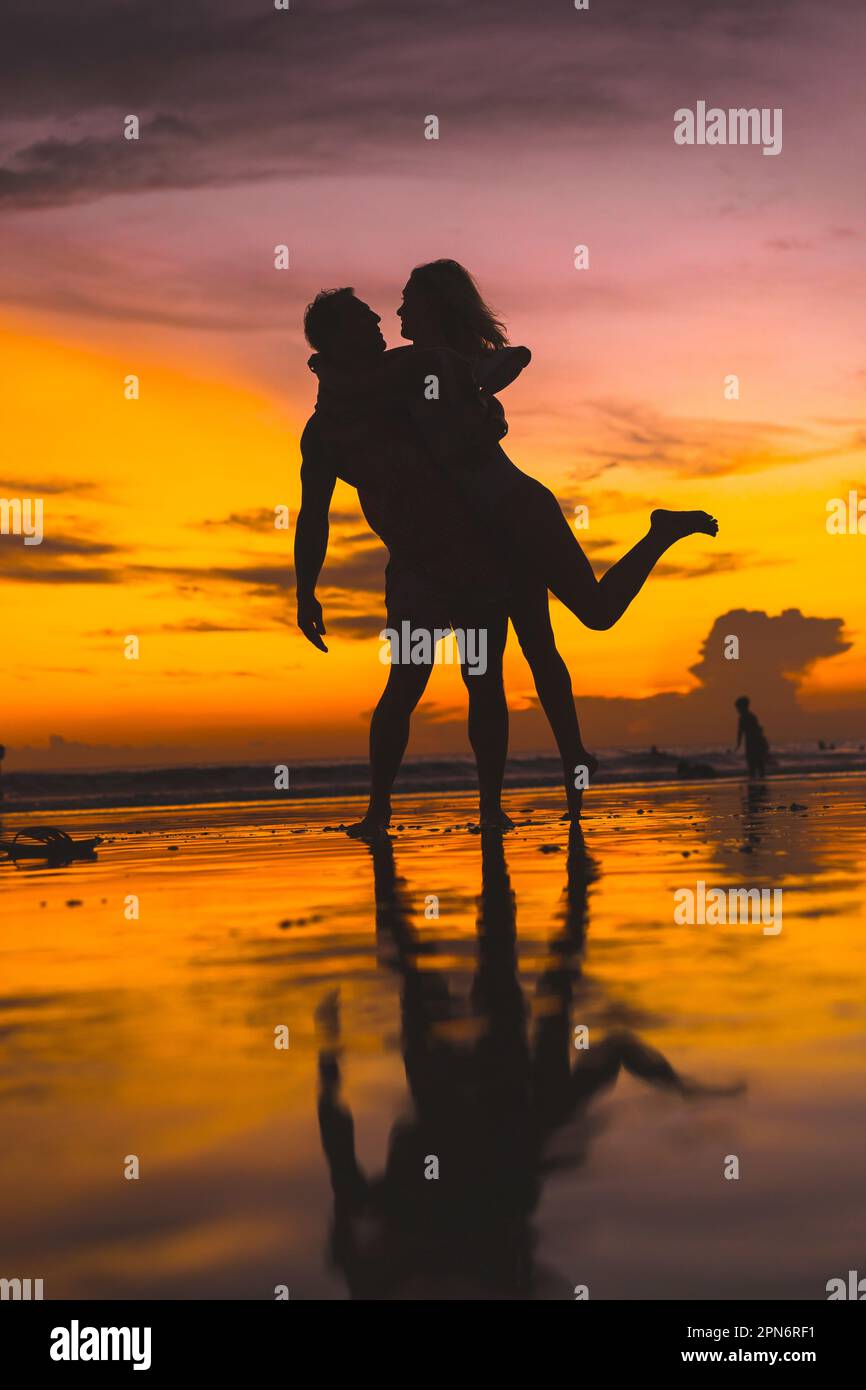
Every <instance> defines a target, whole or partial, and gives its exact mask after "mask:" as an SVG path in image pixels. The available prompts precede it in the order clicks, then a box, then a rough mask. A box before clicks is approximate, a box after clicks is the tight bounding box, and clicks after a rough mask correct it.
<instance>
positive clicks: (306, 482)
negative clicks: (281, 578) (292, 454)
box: [295, 458, 337, 652]
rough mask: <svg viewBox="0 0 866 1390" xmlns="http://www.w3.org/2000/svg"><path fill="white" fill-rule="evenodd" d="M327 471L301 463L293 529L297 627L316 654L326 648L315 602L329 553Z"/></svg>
mask: <svg viewBox="0 0 866 1390" xmlns="http://www.w3.org/2000/svg"><path fill="white" fill-rule="evenodd" d="M336 482H337V479H336V476H335V474H334V473H332V472H331V470H330V469H328V468H325V467H323V466H322V465H321V463H320V461H319V460H318V459H316V462H315V464H313V462H312V461H311V460H309V459H307V458H304V459H303V461H302V463H301V510H300V511H299V512H298V520H297V523H296V525H295V582H296V585H297V594H298V627H299V628H300V629H301V632H302V633H303V634H304V636H305V637H306V639H307V641H308V642H312V644H313V646H314V647H318V648H319V651H322V652H326V651H327V650H328V648H327V647H326V646H325V644H324V642H323V641H322V637H323V636H324V634H325V622H324V618H323V616H322V605H321V604H320V603H319V601H318V599H317V598H316V584H317V582H318V579H319V574H320V572H321V569H322V565H323V564H324V563H325V556H326V555H327V553H328V535H329V526H328V510H329V508H330V505H331V498H332V496H333V493H334V487H335V486H336Z"/></svg>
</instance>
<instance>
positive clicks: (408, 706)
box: [347, 619, 433, 839]
mask: <svg viewBox="0 0 866 1390" xmlns="http://www.w3.org/2000/svg"><path fill="white" fill-rule="evenodd" d="M390 621H391V620H390V619H389V622H390ZM391 626H392V627H397V628H398V630H399V624H398V623H391ZM432 669H433V668H432V666H423V665H418V666H416V665H414V664H407V665H402V664H399V665H393V666H392V667H391V670H390V672H389V673H388V682H387V684H386V686H385V689H384V691H383V692H382V696H381V698H380V700H379V703H378V704H377V706H376V708H375V710H374V711H373V717H372V719H371V720H370V804H369V806H368V808H367V814H366V815H365V816H364V819H363V820H362V821H358V823H357V824H356V825H350V826H349V829H348V831H347V834H349V835H352V836H355V837H356V838H358V839H364V838H366V837H367V836H371V835H376V834H381V832H382V831H384V830H387V829H388V826H389V825H390V823H391V788H392V787H393V785H394V779H395V777H396V776H397V773H398V772H399V770H400V764H401V762H402V761H403V754H404V753H405V752H406V745H407V743H408V742H409V724H410V721H411V718H412V711H413V710H414V708H415V706H416V705H417V703H418V701H419V700H420V699H421V696H422V695H423V694H424V691H425V689H426V688H427V682H428V681H429V679H430V672H431V670H432Z"/></svg>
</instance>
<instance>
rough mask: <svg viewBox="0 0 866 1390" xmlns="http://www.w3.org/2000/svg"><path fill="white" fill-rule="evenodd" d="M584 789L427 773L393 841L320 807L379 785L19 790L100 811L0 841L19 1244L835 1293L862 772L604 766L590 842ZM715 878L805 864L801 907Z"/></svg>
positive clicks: (437, 1278)
mask: <svg viewBox="0 0 866 1390" xmlns="http://www.w3.org/2000/svg"><path fill="white" fill-rule="evenodd" d="M792 804H793V805H794V806H797V807H801V808H803V809H794V810H792V809H791V806H792ZM561 809H562V807H561V797H560V795H558V794H553V793H551V792H548V791H539V792H532V791H522V792H519V793H515V794H514V795H513V796H512V797H511V798H510V801H509V810H510V811H511V814H512V815H513V816H514V817H515V819H516V820H517V821H518V826H517V829H516V830H515V831H514V832H513V833H511V834H509V835H508V836H506V837H505V838H504V840H503V841H500V840H498V839H496V838H495V837H492V838H491V837H487V836H484V837H482V836H480V835H478V834H473V833H471V832H470V831H469V830H468V829H467V824H468V823H469V822H471V821H472V820H473V818H474V816H475V804H474V802H473V800H472V798H471V797H469V796H462V795H453V794H449V795H447V796H426V797H423V796H422V797H416V798H414V799H412V800H408V801H407V800H402V801H400V802H398V810H399V814H398V816H397V817H396V818H395V826H397V825H400V826H403V827H404V829H403V830H401V831H396V832H395V834H394V836H393V838H392V840H391V842H390V844H389V845H383V846H381V847H379V848H378V849H377V850H376V852H375V853H374V852H373V851H372V850H371V849H370V848H369V847H368V846H366V845H364V844H359V843H357V842H353V841H350V840H349V839H347V838H346V837H345V836H344V835H342V834H340V833H336V832H334V831H332V830H328V831H326V830H325V829H324V827H325V826H326V825H330V826H336V825H338V824H339V822H340V820H346V821H348V820H351V819H354V818H356V817H357V815H358V814H360V803H359V802H346V801H343V802H340V803H339V805H337V804H334V803H331V804H325V803H321V802H311V801H305V802H303V803H297V804H295V805H292V804H291V803H289V805H288V806H287V807H283V806H281V805H274V804H273V803H267V804H249V803H247V804H243V805H227V806H226V805H220V806H188V807H183V808H182V809H179V810H172V809H171V808H167V809H159V808H157V809H153V810H148V811H129V810H123V811H115V812H112V811H105V812H100V813H98V814H94V813H88V814H87V815H76V814H74V813H69V812H64V813H63V814H62V817H59V816H56V817H52V816H51V815H48V816H45V815H43V816H41V817H28V816H21V815H19V816H14V815H13V814H12V813H11V810H10V808H9V807H8V806H7V807H6V808H5V809H4V811H3V815H2V822H0V823H2V825H3V830H4V832H8V830H9V828H10V826H11V828H12V829H13V830H14V829H18V828H19V827H20V826H22V825H25V824H27V823H28V822H33V823H35V822H36V821H41V822H42V823H44V822H45V821H48V823H51V821H52V819H60V820H61V823H62V824H63V825H64V827H65V828H67V829H68V830H70V832H71V833H73V834H81V835H84V834H87V833H98V834H103V835H105V836H106V837H107V839H106V843H105V844H104V845H103V846H102V847H101V848H100V850H99V854H98V859H97V861H96V862H95V863H83V864H75V865H72V866H69V867H67V868H58V869H47V868H44V867H43V868H37V867H29V868H24V867H19V868H15V867H14V866H12V865H10V864H8V863H3V864H0V903H2V934H0V952H2V960H0V978H2V985H0V1107H2V1122H3V1145H2V1152H0V1276H2V1277H7V1278H11V1277H16V1276H17V1277H22V1278H23V1277H31V1278H42V1279H43V1280H44V1284H45V1296H46V1297H47V1298H73V1297H75V1298H78V1297H81V1298H107V1297H112V1298H265V1299H271V1298H273V1297H274V1289H275V1287H276V1286H278V1285H285V1286H287V1288H288V1290H289V1293H290V1296H291V1298H293V1299H296V1298H318V1299H322V1298H324V1299H332V1298H334V1299H339V1298H346V1297H349V1296H350V1295H351V1294H354V1295H355V1296H359V1297H379V1298H404V1297H446V1298H471V1297H502V1298H508V1297H517V1298H542V1299H548V1298H552V1299H558V1298H565V1299H569V1298H573V1296H574V1293H573V1290H574V1288H575V1286H576V1285H578V1284H581V1285H586V1286H588V1289H589V1294H590V1297H591V1298H593V1299H596V1298H612V1299H629V1298H659V1299H664V1298H690V1299H708V1298H720V1299H726V1298H749V1299H759V1298H783V1299H791V1298H806V1299H824V1298H826V1292H825V1285H826V1283H827V1281H828V1280H829V1279H831V1278H834V1277H837V1276H842V1277H845V1276H846V1274H847V1271H848V1270H849V1269H857V1268H859V1269H861V1270H862V1268H863V1259H864V1251H866V1214H864V1209H863V1202H862V1177H863V1172H864V1170H866V1126H864V1113H866V1104H864V1102H866V1066H864V1061H866V1000H864V988H863V980H864V976H866V945H864V905H863V877H864V848H866V778H864V777H863V776H860V775H858V776H851V777H839V778H821V777H815V778H804V779H802V780H797V781H795V780H790V779H780V780H777V781H771V782H770V783H768V784H767V785H766V786H765V787H762V788H757V789H754V790H752V791H750V790H749V789H748V788H747V787H746V786H745V785H744V784H742V783H732V782H725V783H719V784H713V783H706V784H692V785H688V786H658V787H641V788H637V789H631V790H629V789H624V788H611V789H610V790H599V791H596V792H593V793H590V794H589V795H588V798H587V815H586V819H585V822H584V836H585V844H584V848H583V850H581V849H580V847H579V846H573V847H572V852H571V853H569V843H568V833H567V828H566V826H565V825H564V823H563V822H562V821H561V820H560V819H559V817H560V813H561ZM446 832H448V833H446ZM699 881H703V882H704V883H705V884H706V885H707V886H708V888H709V887H718V888H731V887H746V888H752V887H758V888H761V887H763V888H770V889H774V888H775V889H781V890H782V891H783V895H784V907H783V922H782V930H781V931H780V932H779V933H778V934H776V935H767V934H765V933H764V931H763V930H762V926H761V924H760V923H757V922H739V923H735V924H732V925H730V924H729V925H706V924H704V925H701V924H695V925H677V924H676V923H675V921H674V894H675V892H676V891H677V890H678V889H682V888H692V889H694V888H695V885H696V884H697V883H698V882H699ZM130 895H135V896H136V897H137V898H138V903H139V916H138V919H137V920H134V919H130V918H128V917H127V916H126V915H125V912H130V911H131V908H130V901H129V899H130ZM437 911H438V917H437V916H436V915H435V914H436V912H437ZM581 1026H582V1027H585V1028H586V1029H588V1042H589V1046H588V1048H577V1047H575V1045H574V1041H575V1032H574V1030H575V1028H576V1027H581ZM281 1027H284V1028H287V1029H288V1041H289V1046H288V1048H286V1049H278V1048H276V1047H275V1045H274V1043H275V1030H276V1029H279V1028H281ZM579 1036H580V1035H579ZM682 1079H687V1081H685V1080H684V1081H683V1084H682V1085H680V1080H682ZM689 1083H690V1084H691V1085H693V1086H694V1087H695V1088H696V1089H694V1090H691V1091H690V1090H689V1089H688V1084H689ZM701 1087H704V1088H707V1090H706V1091H702V1090H701V1089H700V1088H701ZM714 1091H717V1092H718V1093H713V1092H714ZM350 1117H351V1119H350ZM352 1122H353V1127H352ZM130 1155H135V1156H137V1158H138V1160H139V1163H140V1178H139V1179H138V1180H133V1181H130V1180H127V1179H126V1178H125V1177H124V1165H125V1163H126V1161H127V1158H128V1156H130ZM730 1156H736V1157H737V1159H738V1161H739V1178H738V1179H736V1180H728V1179H726V1178H725V1176H724V1171H725V1167H726V1163H727V1165H728V1167H730V1162H729V1157H730ZM431 1158H434V1159H436V1160H437V1162H438V1165H439V1177H438V1178H434V1177H425V1171H427V1172H429V1171H430V1169H431V1163H430V1159H431Z"/></svg>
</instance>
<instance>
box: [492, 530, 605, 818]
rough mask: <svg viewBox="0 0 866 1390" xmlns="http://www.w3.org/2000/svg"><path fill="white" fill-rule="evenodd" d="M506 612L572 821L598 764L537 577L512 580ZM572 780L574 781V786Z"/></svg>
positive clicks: (577, 814) (542, 588) (543, 592)
mask: <svg viewBox="0 0 866 1390" xmlns="http://www.w3.org/2000/svg"><path fill="white" fill-rule="evenodd" d="M581 553H582V552H581ZM508 611H509V615H510V617H511V622H512V625H513V627H514V631H515V633H516V634H517V640H518V642H519V643H520V649H521V651H522V652H523V655H524V656H525V657H526V660H527V663H528V665H529V669H530V670H531V672H532V678H533V680H534V681H535V688H536V690H537V691H538V698H539V700H540V702H541V707H542V709H543V710H544V713H545V714H546V715H547V720H548V723H549V724H550V727H551V729H552V730H553V736H554V738H555V739H556V744H557V747H558V748H559V754H560V757H561V758H562V773H563V778H564V780H565V794H566V798H567V801H568V809H569V812H570V814H571V818H572V820H575V821H576V820H577V819H578V818H579V816H580V811H581V804H582V801H583V787H584V786H585V784H586V781H587V780H588V779H589V777H591V776H592V774H593V772H594V771H595V769H596V768H597V766H598V763H597V760H596V759H595V758H594V757H593V755H592V754H591V753H588V752H587V750H586V749H585V748H584V746H583V739H582V738H581V735H580V725H579V724H578V720H577V711H576V710H575V707H574V694H573V692H572V689H571V677H570V676H569V674H568V667H567V666H566V664H565V662H564V661H563V659H562V657H561V656H560V655H559V652H558V651H557V649H556V639H555V638H554V635H553V628H552V627H551V624H550V610H549V603H548V597H547V590H546V589H545V587H544V584H543V583H542V582H541V581H540V580H537V579H536V580H532V579H526V580H525V581H524V582H522V583H517V582H515V583H514V584H513V585H512V592H511V595H510V599H509V609H508ZM582 768H583V769H585V770H586V771H585V775H582V776H579V775H578V774H579V771H580V769H582ZM576 782H577V783H579V785H577V786H576V785H575V783H576Z"/></svg>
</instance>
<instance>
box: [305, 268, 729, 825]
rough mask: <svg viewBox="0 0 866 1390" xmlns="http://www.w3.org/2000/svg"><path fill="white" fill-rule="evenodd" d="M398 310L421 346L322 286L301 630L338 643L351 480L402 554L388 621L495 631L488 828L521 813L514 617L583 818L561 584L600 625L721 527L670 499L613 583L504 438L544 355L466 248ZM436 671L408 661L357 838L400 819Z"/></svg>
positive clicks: (478, 746) (311, 320) (489, 642)
mask: <svg viewBox="0 0 866 1390" xmlns="http://www.w3.org/2000/svg"><path fill="white" fill-rule="evenodd" d="M397 312H398V316H399V318H400V322H401V329H402V336H403V337H404V338H405V339H406V340H407V341H408V342H409V343H410V344H411V346H409V347H402V348H392V349H390V350H389V349H388V348H387V345H386V343H385V339H384V338H383V336H382V332H381V330H380V327H379V324H380V316H379V315H378V314H377V313H375V311H374V310H373V309H371V308H370V306H369V305H368V304H365V303H364V302H363V300H361V299H359V298H358V297H357V296H356V294H355V292H354V290H353V289H351V288H343V289H335V290H322V291H321V292H320V293H319V294H318V295H317V296H316V298H315V299H314V300H313V302H312V303H311V304H310V305H308V306H307V310H306V313H305V315H304V331H305V334H306V337H307V341H308V342H309V344H310V346H311V347H312V348H313V356H312V357H311V358H310V360H309V366H310V369H311V370H312V371H313V372H314V373H315V375H316V377H317V379H318V396H317V400H316V408H315V411H314V413H313V415H312V416H311V418H310V420H309V421H308V422H307V425H306V427H305V429H304V432H303V435H302V438H301V460H302V461H301V508H300V512H299V514H298V520H297V526H296V530H295V571H296V580H297V598H298V615H297V621H298V626H299V628H300V629H301V631H302V632H303V634H304V636H305V637H306V638H307V639H308V640H309V641H310V642H312V644H313V645H314V646H315V647H318V648H319V649H320V650H321V651H327V647H326V645H325V643H324V641H323V640H322V639H323V637H324V636H325V635H326V628H325V622H324V615H323V612H322V607H321V604H320V603H319V601H318V599H317V597H316V584H317V582H318V578H319V574H320V572H321V569H322V566H323V564H324V562H325V557H326V554H327V549H328V511H329V507H330V502H331V497H332V495H333V491H334V487H335V485H336V482H337V479H338V478H339V479H342V480H343V481H344V482H346V483H348V484H349V485H350V486H352V487H354V488H355V489H357V492H358V497H359V500H360V503H361V509H362V511H363V513H364V516H365V518H366V520H367V522H368V524H369V525H370V527H371V529H372V530H373V531H374V532H375V533H376V534H377V535H378V536H380V537H381V539H382V540H383V542H384V543H385V545H386V547H387V549H388V552H389V560H388V565H387V568H386V572H385V603H386V610H387V622H388V627H389V628H391V629H392V630H396V631H401V630H403V629H402V624H403V623H405V622H407V623H408V624H409V628H410V630H411V631H419V630H420V631H423V632H433V631H434V630H435V629H437V628H439V629H440V630H441V629H442V628H446V629H452V628H453V629H461V630H463V631H464V632H465V631H467V630H475V631H483V632H484V633H485V634H486V642H485V647H486V653H487V659H486V664H485V668H484V669H483V671H482V670H481V669H479V668H478V667H475V668H472V669H470V668H469V667H468V665H467V664H466V663H465V662H464V663H462V664H461V674H462V676H463V679H464V683H465V685H466V688H467V693H468V704H469V740H470V743H471V745H472V749H473V752H474V755H475V760H476V764H477V768H478V782H479V792H480V823H481V827H482V829H499V830H508V829H510V828H511V826H512V822H511V821H510V820H509V818H508V816H507V815H506V814H505V812H504V811H503V809H502V784H503V779H504V774H505V760H506V755H507V749H508V706H507V704H506V700H505V690H504V685H503V675H502V662H503V655H504V651H505V642H506V637H507V632H508V623H509V620H510V622H511V624H512V626H513V628H514V631H515V634H516V636H517V640H518V642H519V644H520V648H521V651H522V652H523V655H524V657H525V658H526V661H527V663H528V665H529V668H530V671H531V672H532V677H533V680H534V682H535V688H536V691H537V692H538V698H539V701H540V703H541V706H542V708H543V710H544V713H545V715H546V716H547V719H548V722H549V723H550V727H551V729H552V731H553V735H554V738H555V740H556V744H557V747H558V749H559V753H560V757H561V759H562V767H563V777H564V782H565V792H566V798H567V804H568V814H569V816H570V818H571V820H572V821H577V820H578V819H579V817H580V811H581V803H582V796H583V788H584V787H585V786H586V785H587V782H588V781H589V779H590V778H591V776H592V774H593V773H594V772H595V770H596V767H597V762H596V759H595V758H594V757H593V756H592V754H591V753H589V752H588V751H587V750H586V748H585V747H584V745H583V739H582V737H581V732H580V725H579V722H578V718H577V713H576V710H575V704H574V695H573V692H572V687H571V678H570V676H569V673H568V669H567V667H566V665H565V663H564V662H563V660H562V657H561V656H560V654H559V652H558V651H557V647H556V641H555V638H554V634H553V628H552V626H551V622H550V611H549V594H550V593H552V594H553V595H554V596H555V597H556V598H558V599H559V600H560V602H561V603H563V604H564V605H565V607H566V608H568V609H569V610H570V611H571V612H572V613H574V614H575V616H576V617H577V618H579V619H580V621H581V622H582V623H584V624H585V626H587V627H589V628H592V629H594V630H597V631H601V630H606V629H608V628H611V627H613V625H614V624H615V623H616V622H618V621H619V619H620V618H621V617H622V615H623V613H624V612H625V611H626V609H627V608H628V606H629V604H630V603H631V601H632V599H634V598H635V596H636V595H637V594H638V593H639V592H640V590H641V589H642V587H643V585H644V584H645V582H646V580H647V579H648V577H649V575H650V573H651V572H652V569H653V567H654V566H655V564H656V563H657V561H658V560H659V559H660V558H661V556H662V555H664V553H665V551H667V550H668V549H669V548H670V547H671V546H672V545H674V544H675V543H676V542H677V541H679V540H682V539H684V538H685V537H686V536H690V535H693V534H695V533H703V534H705V535H708V536H715V534H716V532H717V531H718V524H717V522H716V521H715V519H714V518H713V517H711V516H710V515H709V514H708V513H707V512H702V511H666V510H662V509H659V510H656V511H654V512H652V513H651V516H650V523H649V528H648V530H647V532H646V535H644V536H643V537H642V538H641V539H640V540H639V541H638V542H637V544H636V545H634V546H632V548H631V549H630V550H629V551H628V552H627V553H626V554H625V555H623V556H622V558H621V559H620V560H618V561H617V562H616V563H615V564H614V565H612V566H611V567H610V569H608V570H607V572H606V573H605V574H604V575H603V576H602V577H601V579H597V578H596V576H595V574H594V572H593V569H592V566H591V564H590V562H589V560H588V559H587V557H586V555H585V553H584V551H583V550H582V548H581V546H580V543H579V542H578V540H577V537H576V535H575V533H574V531H573V530H572V527H571V526H570V525H569V523H568V521H567V520H566V518H565V517H564V516H563V513H562V510H561V508H560V506H559V503H558V502H557V500H556V498H555V497H554V495H553V493H552V492H550V490H549V489H548V488H546V487H544V486H543V485H542V484H541V483H539V482H538V481H537V479H535V478H532V477H530V476H529V475H528V474H526V473H524V472H522V470H521V469H519V468H517V467H516V465H515V464H514V463H513V462H512V461H511V459H510V458H509V457H508V455H507V454H506V453H505V451H504V449H503V448H502V439H503V438H504V436H505V434H506V433H507V431H508V425H507V422H506V419H505V413H504V410H503V408H502V405H501V403H500V401H499V400H498V396H499V394H500V392H502V391H504V390H505V389H506V387H508V386H509V385H511V384H512V382H514V381H515V380H516V378H517V377H518V376H519V375H520V373H521V372H522V371H523V370H524V369H525V368H526V367H527V366H528V365H529V362H530V360H531V354H530V352H529V350H528V349H527V348H524V347H512V346H510V345H509V342H508V337H507V334H506V330H505V326H504V324H503V323H502V322H501V321H500V320H499V319H498V318H497V317H496V316H495V314H494V313H493V311H492V310H491V309H490V308H489V307H488V305H487V304H486V303H485V301H484V300H483V298H482V296H481V294H480V292H479V289H478V286H477V285H476V283H475V281H474V280H473V278H472V276H471V275H470V274H469V272H468V271H467V270H466V269H464V267H463V266H461V265H459V264H458V263H457V262H456V261H452V260H439V261H432V262H430V263H429V264H426V265H421V266H417V267H416V268H415V269H414V270H413V271H412V274H411V275H410V276H409V279H408V281H407V283H406V285H405V287H404V290H403V300H402V303H401V305H400V308H399V309H398V311H397ZM432 667H433V661H432V660H430V661H420V662H418V661H414V660H413V661H408V662H406V661H399V662H397V661H392V664H391V666H390V670H389V674H388V680H387V683H386V686H385V690H384V692H383V694H382V696H381V698H380V700H379V703H378V704H377V706H376V709H375V711H374V713H373V716H372V720H371V724H370V783H371V785H370V802H369V807H368V809H367V813H366V815H365V816H364V818H363V820H361V821H360V822H359V823H358V824H357V825H353V826H350V827H349V832H348V833H349V834H350V835H355V836H359V837H371V836H376V835H378V834H381V833H383V832H385V831H387V829H388V826H389V824H390V819H391V790H392V787H393V784H394V780H395V778H396V776H397V772H398V770H399V767H400V763H401V761H402V758H403V755H404V753H405V750H406V746H407V744H408V740H409V729H410V722H411V718H412V713H413V711H414V709H415V707H416V705H417V704H418V702H419V700H420V699H421V696H422V695H423V693H424V690H425V689H426V686H427V682H428V681H429V679H430V674H431V671H432Z"/></svg>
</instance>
